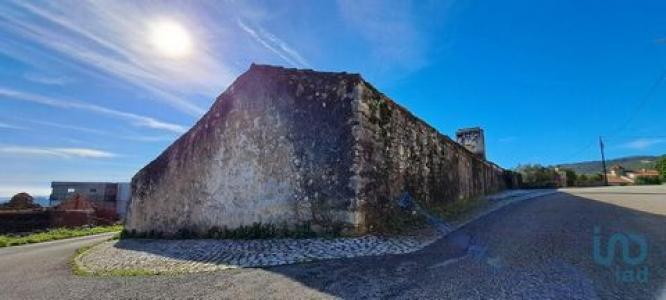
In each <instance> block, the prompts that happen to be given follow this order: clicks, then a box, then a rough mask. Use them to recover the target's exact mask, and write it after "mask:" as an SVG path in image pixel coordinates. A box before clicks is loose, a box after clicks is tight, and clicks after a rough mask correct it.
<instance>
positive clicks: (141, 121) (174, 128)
mask: <svg viewBox="0 0 666 300" xmlns="http://www.w3.org/2000/svg"><path fill="white" fill-rule="evenodd" d="M1 96H5V97H8V98H11V99H15V100H22V101H29V102H33V103H38V104H42V105H48V106H51V107H57V108H63V109H79V110H85V111H88V112H93V113H97V114H102V115H106V116H111V117H115V118H121V119H125V120H127V121H129V122H130V123H131V124H132V125H134V126H138V127H147V128H153V129H162V130H167V131H171V132H175V133H183V132H185V131H186V130H187V129H186V128H185V127H183V126H181V125H178V124H173V123H167V122H163V121H160V120H157V119H155V118H151V117H147V116H142V115H138V114H134V113H129V112H124V111H119V110H115V109H111V108H106V107H103V106H99V105H94V104H88V103H84V102H81V101H72V100H61V99H55V98H52V97H46V96H41V95H36V94H31V93H25V92H22V91H17V90H13V89H8V88H3V87H1V86H0V97H1Z"/></svg>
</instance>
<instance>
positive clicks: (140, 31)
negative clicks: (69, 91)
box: [0, 1, 234, 116]
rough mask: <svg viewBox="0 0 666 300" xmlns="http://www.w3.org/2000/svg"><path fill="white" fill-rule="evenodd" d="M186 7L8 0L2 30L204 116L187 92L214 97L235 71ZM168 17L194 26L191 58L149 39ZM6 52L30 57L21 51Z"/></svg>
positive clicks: (191, 112)
mask: <svg viewBox="0 0 666 300" xmlns="http://www.w3.org/2000/svg"><path fill="white" fill-rule="evenodd" d="M183 5H185V4H183ZM180 6H182V5H175V4H174V5H172V6H169V7H166V8H168V9H165V6H161V5H157V4H156V3H149V2H122V1H108V2H100V1H77V2H76V5H75V6H71V5H60V4H58V3H40V5H36V4H34V3H29V2H25V1H8V2H6V3H4V5H2V10H3V14H2V15H0V31H4V32H6V33H9V34H11V35H13V36H18V37H20V38H21V39H24V40H28V41H30V42H32V43H34V44H35V45H39V46H40V47H43V48H45V49H48V50H50V52H51V53H53V54H51V55H54V56H55V55H56V54H57V55H58V56H62V57H66V58H68V59H70V60H72V61H74V62H76V63H78V64H81V65H82V66H85V67H86V68H94V69H96V70H97V71H99V72H100V73H102V74H107V75H109V76H111V77H113V78H116V79H119V80H121V81H123V82H124V83H128V84H131V85H134V86H137V87H139V88H141V89H144V90H145V91H147V92H148V93H150V94H152V95H153V97H152V98H151V99H155V100H157V101H162V102H163V103H166V104H168V105H170V106H172V107H174V108H176V109H178V110H180V111H182V112H185V113H187V114H190V115H192V116H199V115H201V114H202V113H203V112H204V111H205V110H204V109H203V108H202V107H200V106H199V105H197V104H195V103H192V102H191V101H189V100H187V99H188V97H187V96H186V94H187V93H196V94H203V95H206V96H208V97H211V98H212V96H215V95H217V94H218V93H219V92H220V90H221V89H222V88H224V86H225V85H226V84H228V83H230V82H231V80H232V79H233V77H234V76H233V75H234V72H232V71H231V70H230V69H229V68H228V67H226V66H225V65H224V64H222V63H221V60H220V59H219V58H218V57H217V55H218V52H217V51H216V50H214V49H212V48H211V47H209V45H208V44H207V42H208V40H207V37H208V36H207V34H206V32H205V31H203V30H204V28H205V27H202V26H198V25H200V24H197V20H196V19H191V18H186V17H184V15H185V14H184V13H181V7H180ZM157 12H159V13H157ZM164 16H169V17H170V18H173V19H178V20H179V21H181V22H182V23H184V24H186V25H188V26H187V27H188V28H190V29H191V31H192V32H191V33H192V34H193V35H194V36H195V37H194V39H195V40H196V45H197V47H195V49H194V52H193V53H192V54H191V55H190V56H188V57H187V58H183V59H165V58H164V57H161V56H160V55H158V54H157V53H156V49H155V48H154V47H153V46H152V45H151V44H150V43H149V40H150V39H149V27H150V24H151V22H154V21H156V20H157V19H159V18H160V17H164ZM7 47H13V46H12V45H9V46H7ZM21 47H23V48H25V45H21ZM3 52H4V53H6V54H8V55H12V54H14V55H18V57H17V59H25V58H24V57H21V55H20V51H19V50H18V49H15V51H12V50H4V51H3Z"/></svg>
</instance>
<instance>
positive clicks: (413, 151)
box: [126, 65, 513, 235]
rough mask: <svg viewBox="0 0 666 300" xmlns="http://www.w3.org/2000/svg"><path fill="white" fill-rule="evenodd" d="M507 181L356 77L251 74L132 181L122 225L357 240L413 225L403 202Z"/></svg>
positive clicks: (262, 70) (431, 203) (460, 195)
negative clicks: (244, 228)
mask: <svg viewBox="0 0 666 300" xmlns="http://www.w3.org/2000/svg"><path fill="white" fill-rule="evenodd" d="M512 180H513V178H512V177H511V173H510V172H507V171H505V170H503V169H502V168H500V167H498V166H497V165H495V164H493V163H491V162H488V161H486V160H485V159H483V158H482V157H479V156H477V155H476V154H474V153H472V152H470V151H469V150H467V149H465V147H463V146H461V145H459V144H458V143H456V142H454V141H452V140H451V139H450V138H448V137H447V136H444V135H442V134H440V133H439V132H437V130H435V129H434V128H432V127H431V126H429V125H428V124H426V123H425V122H423V121H421V120H420V119H418V118H417V117H415V116H414V115H412V114H411V113H410V112H408V111H407V110H405V109H404V108H403V107H401V106H399V105H397V104H396V103H395V102H393V101H392V100H390V99H389V98H387V97H386V96H385V95H383V94H382V93H380V92H379V91H377V90H376V89H375V88H374V87H372V86H371V85H370V84H369V83H367V82H365V81H364V80H363V79H362V78H361V76H359V75H357V74H347V73H326V72H315V71H311V70H296V69H285V68H280V67H272V66H261V65H252V66H251V67H250V69H249V70H248V71H247V72H245V73H244V74H242V75H241V76H240V77H238V78H237V79H236V81H235V82H234V83H233V84H231V86H229V88H228V89H227V90H226V91H225V92H224V93H222V94H221V95H220V96H219V97H218V98H217V100H216V101H215V103H214V104H213V106H212V107H211V108H210V110H209V111H208V112H207V113H206V114H205V115H204V116H203V117H202V118H201V119H200V120H199V121H198V122H197V123H196V125H194V127H192V128H191V129H190V130H189V131H188V132H187V133H186V134H184V135H183V136H181V137H180V138H179V139H178V140H177V141H176V142H174V143H173V144H172V145H171V146H169V147H168V148H167V149H166V150H165V151H164V152H163V153H162V154H161V155H160V156H159V157H157V158H156V159H155V160H154V161H152V162H151V163H150V164H148V165H147V166H146V167H144V168H143V169H142V170H140V171H139V172H138V173H137V174H136V175H135V176H134V178H133V179H132V200H131V203H130V207H129V215H128V217H127V221H126V228H127V229H128V230H130V231H135V232H143V233H146V232H160V233H162V234H164V235H172V234H175V233H176V232H178V231H179V230H181V229H187V230H189V231H194V232H199V233H205V232H206V231H207V230H209V229H210V228H213V227H226V228H236V227H239V226H241V225H251V224H253V223H259V222H261V223H263V224H267V223H271V224H286V225H287V226H296V225H299V224H304V223H308V224H312V228H313V229H315V230H334V231H343V232H346V233H350V234H362V233H365V232H369V231H386V230H390V229H391V226H395V225H396V224H398V226H399V225H400V222H402V221H404V220H405V219H408V218H409V212H405V211H402V210H401V209H400V208H399V207H398V200H399V198H400V197H401V196H402V195H405V194H408V195H410V196H411V197H412V198H413V199H415V201H417V202H418V203H419V204H421V206H424V207H426V208H437V207H443V206H444V205H445V204H446V203H449V202H451V201H454V200H457V199H470V198H473V197H477V196H480V195H484V194H488V193H492V192H496V191H499V190H502V189H504V188H506V187H507V184H510V183H511V182H513V181H512Z"/></svg>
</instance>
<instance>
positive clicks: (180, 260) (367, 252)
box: [79, 230, 439, 273]
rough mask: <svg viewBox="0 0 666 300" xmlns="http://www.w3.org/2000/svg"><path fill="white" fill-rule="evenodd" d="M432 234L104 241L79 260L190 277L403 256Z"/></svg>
mask: <svg viewBox="0 0 666 300" xmlns="http://www.w3.org/2000/svg"><path fill="white" fill-rule="evenodd" d="M438 237H439V235H438V234H437V233H436V232H435V231H434V230H425V231H422V232H420V234H415V235H411V236H397V237H386V238H385V237H378V236H362V237H358V238H334V239H265V240H148V239H146V240H142V239H128V240H119V241H109V242H105V243H104V244H102V245H99V246H97V247H94V248H93V249H91V250H89V251H88V252H86V253H85V254H84V255H82V256H81V257H79V261H80V262H81V263H82V264H83V266H85V268H87V269H88V271H92V272H101V273H104V272H105V271H112V270H119V269H141V270H149V271H151V272H159V273H192V272H202V271H216V270H222V269H229V268H238V267H265V266H277V265H284V264H293V263H300V262H308V261H314V260H322V259H332V258H345V257H359V256H371V255H385V254H403V253H409V252H414V251H416V250H420V249H423V248H424V247H425V246H427V245H430V244H432V243H433V242H434V241H436V240H437V239H438Z"/></svg>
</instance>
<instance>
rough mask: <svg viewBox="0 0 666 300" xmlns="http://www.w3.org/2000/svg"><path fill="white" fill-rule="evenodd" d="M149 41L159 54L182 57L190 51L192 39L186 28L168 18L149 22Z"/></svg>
mask: <svg viewBox="0 0 666 300" xmlns="http://www.w3.org/2000/svg"><path fill="white" fill-rule="evenodd" d="M150 43H151V44H152V45H153V47H155V49H157V51H159V52H160V53H161V54H163V55H165V56H169V57H183V56H186V55H188V54H189V53H190V52H191V51H192V41H191V39H190V35H189V34H188V33H187V30H185V28H184V27H183V26H182V25H180V24H178V23H177V22H174V21H169V20H161V21H158V22H155V23H153V24H151V26H150Z"/></svg>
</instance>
